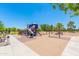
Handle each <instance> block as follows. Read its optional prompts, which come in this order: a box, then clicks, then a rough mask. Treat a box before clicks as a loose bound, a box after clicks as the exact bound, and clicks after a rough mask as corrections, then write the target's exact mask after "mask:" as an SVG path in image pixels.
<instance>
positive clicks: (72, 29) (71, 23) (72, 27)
mask: <svg viewBox="0 0 79 59" xmlns="http://www.w3.org/2000/svg"><path fill="white" fill-rule="evenodd" d="M75 28H76V26H75V22H74V21H69V22H68V24H67V29H68V30H69V31H70V32H73V31H74V30H75Z"/></svg>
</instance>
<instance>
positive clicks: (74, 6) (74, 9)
mask: <svg viewBox="0 0 79 59" xmlns="http://www.w3.org/2000/svg"><path fill="white" fill-rule="evenodd" d="M51 5H52V7H53V9H56V7H57V6H58V7H59V8H60V10H62V11H64V12H65V14H66V13H69V14H70V16H71V17H73V16H78V15H79V3H52V4H51ZM69 11H70V12H69Z"/></svg>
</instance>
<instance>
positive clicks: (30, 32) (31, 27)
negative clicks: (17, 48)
mask: <svg viewBox="0 0 79 59" xmlns="http://www.w3.org/2000/svg"><path fill="white" fill-rule="evenodd" d="M37 29H38V24H28V25H27V28H26V29H25V30H23V31H22V34H23V35H25V36H27V37H30V38H33V37H34V36H37V33H38V34H40V33H39V32H38V31H37ZM40 35H41V34H40Z"/></svg>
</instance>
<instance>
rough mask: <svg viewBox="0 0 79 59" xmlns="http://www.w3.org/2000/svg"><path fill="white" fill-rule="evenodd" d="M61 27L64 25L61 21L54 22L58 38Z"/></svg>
mask: <svg viewBox="0 0 79 59" xmlns="http://www.w3.org/2000/svg"><path fill="white" fill-rule="evenodd" d="M63 28H64V27H63V24H62V23H59V22H58V23H57V24H56V29H57V32H58V33H57V34H58V35H59V38H60V35H61V31H62V30H63Z"/></svg>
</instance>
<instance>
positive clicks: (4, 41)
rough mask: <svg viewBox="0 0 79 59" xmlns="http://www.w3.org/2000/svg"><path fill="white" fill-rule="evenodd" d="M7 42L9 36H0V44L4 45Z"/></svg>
mask: <svg viewBox="0 0 79 59" xmlns="http://www.w3.org/2000/svg"><path fill="white" fill-rule="evenodd" d="M8 44H9V36H6V37H0V46H6V45H8Z"/></svg>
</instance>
